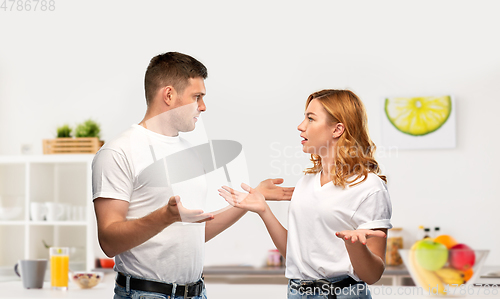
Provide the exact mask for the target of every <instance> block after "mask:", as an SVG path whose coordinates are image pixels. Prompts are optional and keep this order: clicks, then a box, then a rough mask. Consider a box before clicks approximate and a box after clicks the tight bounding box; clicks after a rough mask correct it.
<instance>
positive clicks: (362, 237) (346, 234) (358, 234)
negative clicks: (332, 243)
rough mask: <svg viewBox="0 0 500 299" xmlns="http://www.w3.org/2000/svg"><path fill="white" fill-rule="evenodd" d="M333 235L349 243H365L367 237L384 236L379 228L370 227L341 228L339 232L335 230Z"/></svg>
mask: <svg viewBox="0 0 500 299" xmlns="http://www.w3.org/2000/svg"><path fill="white" fill-rule="evenodd" d="M335 235H336V236H337V237H338V238H340V239H342V240H344V242H347V241H349V240H350V241H351V243H356V242H360V243H361V244H363V245H366V240H367V239H369V238H374V237H378V238H385V237H386V234H385V233H384V232H383V231H380V230H372V229H356V230H343V231H341V232H336V233H335Z"/></svg>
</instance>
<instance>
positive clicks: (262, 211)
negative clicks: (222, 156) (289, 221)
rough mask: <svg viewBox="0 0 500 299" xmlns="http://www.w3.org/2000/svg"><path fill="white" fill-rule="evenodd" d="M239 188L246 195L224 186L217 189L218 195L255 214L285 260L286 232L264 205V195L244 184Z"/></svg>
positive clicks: (233, 204) (267, 206) (234, 205)
mask: <svg viewBox="0 0 500 299" xmlns="http://www.w3.org/2000/svg"><path fill="white" fill-rule="evenodd" d="M241 187H242V188H243V190H245V191H247V192H248V194H247V193H243V192H239V191H236V190H234V189H232V188H229V187H227V186H224V187H222V189H219V195H220V196H222V197H224V199H225V200H226V201H227V202H228V203H230V204H231V205H232V206H233V207H236V208H240V209H243V210H246V211H252V212H255V213H257V214H258V215H259V216H260V218H261V219H262V221H264V224H265V225H266V228H267V231H268V232H269V235H270V236H271V239H272V240H273V242H274V245H275V246H276V248H277V249H278V251H279V252H280V253H281V255H282V256H283V257H285V258H286V242H287V230H286V229H285V228H284V227H283V226H282V225H281V223H280V222H279V221H278V219H276V216H274V214H273V212H272V211H271V208H270V207H269V205H268V204H267V203H266V199H265V198H264V195H262V194H261V193H260V192H259V191H257V190H256V189H253V188H251V187H250V186H248V185H246V184H241Z"/></svg>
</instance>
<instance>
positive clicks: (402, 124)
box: [385, 96, 451, 136]
mask: <svg viewBox="0 0 500 299" xmlns="http://www.w3.org/2000/svg"><path fill="white" fill-rule="evenodd" d="M385 114H386V115H387V118H388V119H389V121H390V122H391V124H392V125H393V126H394V127H396V129H398V130H399V131H401V132H403V133H405V134H409V135H412V136H423V135H427V134H429V133H432V132H434V131H436V130H438V129H439V128H441V126H442V125H443V124H444V123H446V121H447V120H448V118H449V117H450V114H451V97H450V96H441V97H415V98H387V99H385Z"/></svg>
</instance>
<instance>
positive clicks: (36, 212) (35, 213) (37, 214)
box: [30, 202, 47, 221]
mask: <svg viewBox="0 0 500 299" xmlns="http://www.w3.org/2000/svg"><path fill="white" fill-rule="evenodd" d="M30 212H31V220H33V221H43V220H45V217H46V216H47V206H46V205H45V204H43V203H40V202H32V203H31V210H30Z"/></svg>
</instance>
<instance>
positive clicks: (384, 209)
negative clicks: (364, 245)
mask: <svg viewBox="0 0 500 299" xmlns="http://www.w3.org/2000/svg"><path fill="white" fill-rule="evenodd" d="M391 215H392V205H391V199H390V197H389V193H388V192H387V191H386V190H379V191H377V192H374V193H372V194H370V195H369V196H368V197H366V199H365V200H364V201H363V202H362V203H361V204H360V205H359V207H358V209H357V210H356V212H354V215H353V216H352V220H353V222H354V226H355V227H356V229H374V228H392V224H391Z"/></svg>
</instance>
